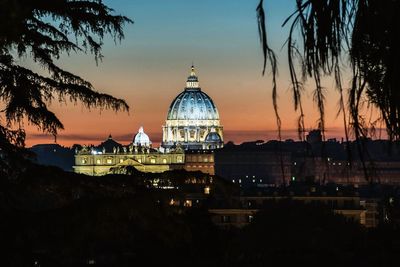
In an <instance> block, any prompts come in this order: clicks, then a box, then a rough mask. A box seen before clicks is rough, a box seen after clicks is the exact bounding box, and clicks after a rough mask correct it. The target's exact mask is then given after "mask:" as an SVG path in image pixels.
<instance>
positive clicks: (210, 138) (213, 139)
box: [205, 132, 222, 143]
mask: <svg viewBox="0 0 400 267" xmlns="http://www.w3.org/2000/svg"><path fill="white" fill-rule="evenodd" d="M205 141H206V142H209V143H218V142H222V138H221V136H219V134H218V133H217V132H210V133H209V134H207V136H206V139H205Z"/></svg>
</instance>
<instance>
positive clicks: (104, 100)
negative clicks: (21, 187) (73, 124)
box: [0, 0, 132, 171]
mask: <svg viewBox="0 0 400 267" xmlns="http://www.w3.org/2000/svg"><path fill="white" fill-rule="evenodd" d="M131 22H132V21H131V20H130V19H128V18H126V17H124V16H119V15H114V14H113V10H112V9H110V8H109V7H107V6H106V5H104V4H103V3H102V1H101V0H86V1H79V0H52V1H38V0H0V105H1V106H2V109H1V111H0V155H1V160H0V171H1V170H3V171H4V170H7V168H8V166H9V164H10V162H11V161H12V160H13V155H15V152H19V151H20V150H21V149H23V147H24V141H25V132H24V129H23V125H22V122H23V120H27V121H28V123H30V124H32V125H35V126H37V127H38V129H40V130H42V131H44V132H48V133H51V134H53V135H56V134H57V131H58V130H60V129H63V124H62V123H61V121H60V120H59V119H58V118H57V116H56V114H54V113H53V112H52V111H51V110H49V109H48V103H49V102H50V101H53V100H55V101H61V102H63V101H72V102H75V103H76V102H78V101H79V102H81V103H82V104H83V105H84V106H85V107H87V108H101V109H112V110H115V111H120V110H121V111H127V110H128V109H129V107H128V105H127V104H126V102H125V101H124V100H122V99H117V98H114V97H112V96H110V95H107V94H102V93H99V92H96V91H95V90H94V88H93V86H92V84H91V83H89V82H88V81H86V80H84V79H82V78H81V77H79V76H77V75H75V74H72V73H70V72H68V71H65V70H63V69H62V68H60V67H58V66H57V65H56V63H55V60H57V59H59V58H60V56H61V55H62V53H67V54H70V53H71V52H74V53H79V52H83V53H88V52H89V53H92V54H93V55H94V57H95V59H96V62H97V61H98V60H99V59H101V57H102V55H101V48H102V44H103V42H102V40H103V38H104V37H105V36H106V35H111V36H112V37H113V38H114V40H115V41H119V40H121V39H122V38H123V37H124V33H123V30H122V27H123V25H124V24H126V23H131ZM22 57H30V58H32V59H33V60H34V62H36V63H37V65H38V66H40V67H41V68H43V69H44V70H46V71H47V73H48V75H46V76H43V75H41V74H38V73H37V72H35V71H34V70H31V69H28V68H26V67H24V66H21V65H19V64H18V63H17V59H19V58H22ZM15 125H16V126H17V127H16V129H15V130H13V126H15ZM14 128H15V127H14Z"/></svg>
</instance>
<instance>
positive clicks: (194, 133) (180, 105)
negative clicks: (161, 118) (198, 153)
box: [162, 66, 223, 149]
mask: <svg viewBox="0 0 400 267" xmlns="http://www.w3.org/2000/svg"><path fill="white" fill-rule="evenodd" d="M177 144H179V145H181V146H182V147H183V148H185V149H216V148H221V147H223V128H222V126H221V125H220V120H219V114H218V110H217V107H216V106H215V104H214V102H213V100H212V99H211V98H210V97H209V96H208V95H207V94H206V93H205V92H203V91H202V90H201V88H200V85H199V80H198V78H197V76H196V73H195V71H194V67H193V66H192V68H191V72H190V76H189V77H188V79H187V82H186V87H185V89H184V91H183V92H181V93H180V94H179V95H178V96H177V97H176V98H175V99H174V100H173V101H172V103H171V105H170V107H169V111H168V114H167V120H166V121H165V126H163V141H162V147H164V148H167V149H169V148H173V147H175V146H176V145H177Z"/></svg>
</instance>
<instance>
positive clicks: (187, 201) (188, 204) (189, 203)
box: [184, 199, 192, 208]
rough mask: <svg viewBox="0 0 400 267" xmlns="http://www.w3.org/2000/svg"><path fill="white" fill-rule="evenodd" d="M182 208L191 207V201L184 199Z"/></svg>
mask: <svg viewBox="0 0 400 267" xmlns="http://www.w3.org/2000/svg"><path fill="white" fill-rule="evenodd" d="M184 206H185V207H188V208H190V207H191V206H192V201H191V200H190V199H186V200H185V204H184Z"/></svg>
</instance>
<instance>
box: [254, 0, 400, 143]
mask: <svg viewBox="0 0 400 267" xmlns="http://www.w3.org/2000/svg"><path fill="white" fill-rule="evenodd" d="M257 14H258V23H259V29H260V38H261V43H262V49H263V52H264V70H263V72H264V71H265V67H266V63H267V61H269V62H270V64H271V67H272V74H273V101H274V107H275V112H276V114H277V121H278V128H279V130H280V119H279V115H278V106H277V93H276V82H275V76H276V59H275V55H274V53H273V51H272V50H271V48H270V47H269V45H268V40H267V31H266V27H265V22H266V19H265V10H264V8H263V0H260V2H259V5H258V7H257ZM398 14H400V2H399V1H397V0H385V1H382V0H296V1H295V11H294V12H293V13H292V14H291V15H290V16H289V17H288V18H287V19H286V20H285V21H284V22H283V26H285V25H288V26H289V36H288V39H287V41H286V47H287V54H288V63H289V71H290V77H291V81H292V92H293V102H294V108H295V110H296V111H298V112H299V113H300V115H299V119H298V122H299V123H298V125H299V133H300V138H301V139H304V130H305V129H304V112H303V108H302V94H303V92H304V90H305V88H304V84H305V82H306V81H307V80H308V79H310V78H311V79H312V80H313V83H314V88H315V89H314V101H315V102H316V104H317V107H318V111H319V115H320V119H319V125H320V129H321V130H322V132H324V130H325V118H324V115H325V88H324V87H323V86H322V84H321V78H322V77H323V76H333V77H334V79H335V81H336V86H335V87H336V89H337V90H338V91H339V93H340V98H339V112H342V115H343V122H344V129H345V134H346V137H347V139H348V129H349V132H351V133H352V134H353V135H354V137H355V138H356V139H360V138H362V137H367V136H368V135H370V134H371V131H370V130H371V129H374V128H375V126H376V125H379V124H378V123H382V124H383V125H385V126H386V130H387V134H388V137H389V139H390V140H398V139H399V138H400V91H399V88H400V76H399V75H398V74H399V73H400V72H399V65H398V62H399V61H400V51H399V48H398V45H397V44H398V43H397V42H396V40H397V38H398V36H399V35H400V28H399V27H398ZM297 36H299V38H296V37H297ZM296 63H298V64H299V65H300V71H299V70H298V69H297V68H296ZM343 63H347V64H348V65H349V67H348V69H350V72H351V83H350V84H351V85H350V87H349V88H348V89H346V88H344V87H343V85H342V84H343V81H342V76H343V74H342V72H343ZM346 70H347V69H346ZM346 93H347V95H346ZM346 96H347V99H348V100H347V101H348V103H347V104H346V103H345V99H346ZM365 109H374V110H376V111H377V113H378V114H379V118H378V120H375V121H373V120H370V119H368V117H367V116H365V113H363V112H362V111H363V110H364V111H365ZM350 130H351V131H350ZM372 133H373V132H372Z"/></svg>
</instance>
